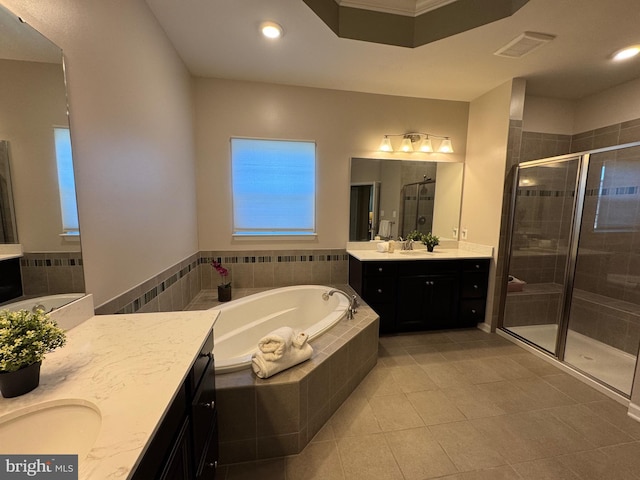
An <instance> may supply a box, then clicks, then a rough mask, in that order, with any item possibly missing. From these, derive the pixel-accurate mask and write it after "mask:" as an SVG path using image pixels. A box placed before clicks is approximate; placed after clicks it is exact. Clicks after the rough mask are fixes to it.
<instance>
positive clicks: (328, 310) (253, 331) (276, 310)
mask: <svg viewBox="0 0 640 480" xmlns="http://www.w3.org/2000/svg"><path fill="white" fill-rule="evenodd" d="M329 290H331V287H325V286H322V285H297V286H293V287H282V288H276V289H273V290H267V291H265V292H262V293H256V294H254V295H250V296H248V297H244V298H240V299H238V300H233V301H231V302H229V303H225V304H223V305H220V306H217V307H214V308H213V309H215V310H219V311H220V316H219V317H218V320H217V321H216V323H215V326H214V341H215V345H214V349H213V352H214V354H215V358H216V373H229V372H234V371H237V370H242V369H244V368H248V367H249V365H251V355H252V354H253V353H254V352H255V351H256V349H257V347H258V341H259V340H260V339H261V338H262V337H264V336H265V335H266V334H268V333H269V332H272V331H273V330H275V329H276V328H280V327H291V328H293V329H294V330H297V331H302V332H306V333H307V335H308V336H309V339H310V340H313V339H314V338H317V337H319V336H320V335H322V334H323V333H324V332H326V331H327V330H328V329H330V328H331V327H332V326H334V325H335V324H336V323H338V322H339V321H340V320H341V319H342V318H343V317H344V316H345V315H346V313H347V309H348V307H349V301H348V300H347V298H346V297H345V296H344V295H341V294H338V293H336V294H334V295H332V296H331V297H329V299H328V300H323V299H322V294H323V293H325V292H328V291H329Z"/></svg>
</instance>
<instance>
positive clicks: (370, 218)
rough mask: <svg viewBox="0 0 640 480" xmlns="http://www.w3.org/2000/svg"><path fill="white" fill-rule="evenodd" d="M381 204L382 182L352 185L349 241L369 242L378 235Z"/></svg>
mask: <svg viewBox="0 0 640 480" xmlns="http://www.w3.org/2000/svg"><path fill="white" fill-rule="evenodd" d="M379 203H380V182H371V183H352V184H351V201H350V211H349V241H351V242H368V241H369V240H373V237H374V236H375V234H376V231H375V229H374V228H373V226H374V225H378V215H379Z"/></svg>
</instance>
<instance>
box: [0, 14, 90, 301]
mask: <svg viewBox="0 0 640 480" xmlns="http://www.w3.org/2000/svg"><path fill="white" fill-rule="evenodd" d="M0 72H2V74H1V75H0V177H1V178H0V224H1V225H2V227H0V244H4V245H0V247H3V249H2V250H3V251H7V250H8V248H7V247H8V246H7V244H19V245H20V246H21V248H22V251H23V256H22V258H21V259H20V263H21V268H20V270H21V274H22V284H23V294H24V296H25V297H32V296H43V295H51V294H61V293H65V294H66V293H83V292H84V291H85V286H84V274H83V270H82V254H81V248H80V230H79V225H78V224H77V210H76V209H75V185H74V180H73V163H72V159H71V143H70V134H69V118H68V112H67V94H66V85H65V78H64V69H63V60H62V51H61V49H60V48H59V47H57V46H56V45H54V44H53V43H52V42H51V41H49V40H48V39H46V38H45V37H44V36H42V35H41V34H40V33H39V32H37V31H36V30H34V29H33V28H32V27H30V26H29V25H27V24H26V23H24V22H23V21H21V20H20V19H19V18H18V17H17V16H16V15H15V14H13V13H12V12H10V11H8V10H7V9H6V8H4V7H2V6H0Z"/></svg>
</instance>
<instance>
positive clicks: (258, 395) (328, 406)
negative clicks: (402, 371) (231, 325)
mask: <svg viewBox="0 0 640 480" xmlns="http://www.w3.org/2000/svg"><path fill="white" fill-rule="evenodd" d="M342 287H343V289H344V290H347V289H348V287H346V286H342ZM214 333H215V332H214ZM311 345H312V346H313V349H314V353H313V356H312V357H311V359H310V360H308V361H306V362H304V363H302V364H300V365H297V366H295V367H292V368H290V369H288V370H285V371H284V372H281V373H279V374H277V375H274V376H273V377H271V378H268V379H264V380H263V379H259V378H257V377H256V376H255V375H254V374H253V371H252V370H251V369H246V370H243V371H239V372H233V373H227V374H223V375H217V376H216V395H217V402H218V412H219V417H218V421H219V426H220V432H219V439H220V462H221V463H222V464H232V463H238V462H246V461H254V460H261V459H266V458H274V457H282V456H286V455H291V454H296V453H299V452H300V451H302V449H303V448H304V447H305V446H306V445H307V443H309V441H310V440H311V439H312V438H313V437H314V436H315V434H316V433H317V432H318V431H319V430H320V428H322V426H323V425H324V424H325V422H326V421H327V420H328V419H329V418H330V417H331V415H332V414H333V413H334V412H335V411H336V410H337V409H338V408H339V407H340V405H342V403H343V402H344V400H345V399H346V398H347V397H348V396H349V395H350V394H351V392H353V390H354V389H355V388H356V387H357V386H358V384H359V383H360V381H361V380H362V379H363V378H364V377H365V376H366V375H367V373H368V372H369V371H370V370H371V369H372V368H373V367H374V366H375V364H376V361H377V357H378V315H377V314H376V313H375V312H374V311H373V310H371V308H369V307H368V306H366V305H361V306H360V307H359V309H358V313H356V314H355V316H354V318H353V319H347V318H344V319H342V320H341V321H340V322H339V323H338V324H337V325H335V326H334V327H333V328H331V329H330V330H329V331H327V332H326V333H324V334H323V335H322V336H321V337H319V338H317V339H315V340H313V341H311Z"/></svg>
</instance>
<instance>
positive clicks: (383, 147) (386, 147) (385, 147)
mask: <svg viewBox="0 0 640 480" xmlns="http://www.w3.org/2000/svg"><path fill="white" fill-rule="evenodd" d="M378 150H380V151H381V152H393V147H392V146H391V140H389V137H387V136H386V135H385V136H384V138H383V139H382V142H381V143H380V147H379V148H378Z"/></svg>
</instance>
